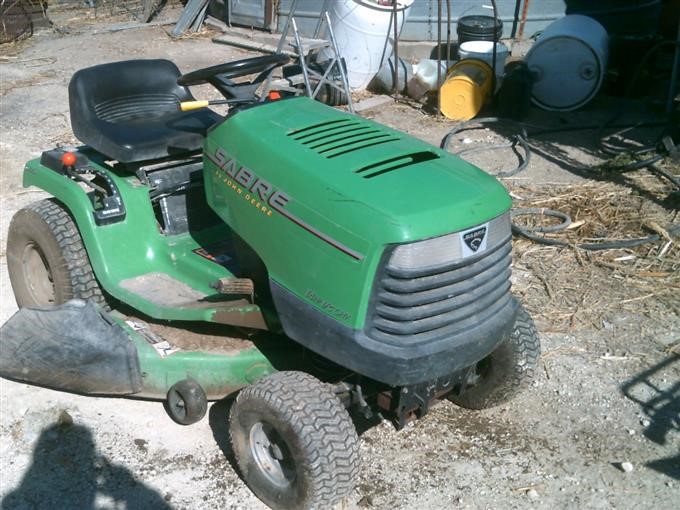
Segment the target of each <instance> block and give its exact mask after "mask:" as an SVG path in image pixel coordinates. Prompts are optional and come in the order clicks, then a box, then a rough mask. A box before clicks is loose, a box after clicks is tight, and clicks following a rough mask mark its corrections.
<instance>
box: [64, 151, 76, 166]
mask: <svg viewBox="0 0 680 510" xmlns="http://www.w3.org/2000/svg"><path fill="white" fill-rule="evenodd" d="M77 160H78V158H77V157H76V155H75V154H73V153H72V152H64V155H63V156H62V157H61V162H62V163H63V164H64V166H67V167H70V166H73V165H75V164H76V161H77Z"/></svg>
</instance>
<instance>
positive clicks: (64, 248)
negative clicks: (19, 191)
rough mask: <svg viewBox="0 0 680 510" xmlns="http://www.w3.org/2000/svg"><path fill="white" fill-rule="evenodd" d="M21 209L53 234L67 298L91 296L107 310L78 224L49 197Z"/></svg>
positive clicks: (107, 306) (86, 298)
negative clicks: (67, 284)
mask: <svg viewBox="0 0 680 510" xmlns="http://www.w3.org/2000/svg"><path fill="white" fill-rule="evenodd" d="M25 209H27V210H29V211H32V212H34V213H35V214H37V215H38V216H39V217H40V218H41V219H42V221H44V222H45V224H46V225H47V226H48V227H49V229H50V231H51V232H52V234H53V235H54V238H55V240H56V242H57V244H58V245H59V247H60V249H61V253H62V256H63V269H64V270H65V271H66V272H67V274H68V275H69V279H70V285H71V292H70V293H67V294H70V296H71V299H74V298H75V299H82V300H92V301H94V302H95V304H97V305H99V306H100V307H102V308H104V309H106V310H110V307H109V305H108V303H107V300H106V296H105V295H104V293H103V291H102V289H101V287H100V286H99V282H98V281H97V278H96V277H95V275H94V271H93V270H92V265H91V264H90V259H89V257H88V256H87V251H86V250H85V246H84V245H83V241H82V238H81V237H80V232H79V231H78V227H77V226H76V224H75V222H74V221H73V218H71V215H70V214H69V213H68V212H67V211H66V209H64V207H63V206H62V205H61V204H59V203H58V202H57V201H56V199H53V198H49V199H45V200H40V201H38V202H34V203H32V204H29V205H28V206H26V207H25Z"/></svg>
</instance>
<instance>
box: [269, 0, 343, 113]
mask: <svg viewBox="0 0 680 510" xmlns="http://www.w3.org/2000/svg"><path fill="white" fill-rule="evenodd" d="M329 3H330V2H329V0H324V3H323V7H322V10H321V14H320V16H319V21H318V22H317V24H316V28H315V30H314V39H315V41H312V42H311V43H309V44H307V45H305V44H304V43H303V41H302V37H301V36H300V31H299V30H298V26H297V22H296V21H295V11H296V9H297V4H298V0H293V2H292V4H291V7H290V12H289V13H288V18H287V19H286V23H285V25H284V27H283V31H282V33H281V38H280V39H279V43H278V45H277V47H276V51H277V53H281V51H282V50H283V47H284V45H285V44H286V41H287V39H288V32H289V31H290V26H291V25H292V27H293V38H294V42H292V43H290V44H291V46H293V47H294V48H295V51H296V53H297V58H298V61H299V64H300V69H301V71H302V75H301V76H299V75H298V76H292V77H289V78H287V79H286V80H284V81H287V82H288V83H289V84H290V85H291V86H290V87H288V86H285V85H283V84H282V83H277V86H279V87H281V88H285V89H286V90H290V91H292V92H296V93H299V92H300V90H299V89H297V88H294V87H292V85H295V84H299V83H300V82H302V83H304V85H305V87H304V90H305V93H306V95H307V96H308V97H310V98H312V99H315V98H316V97H317V95H318V94H319V92H320V91H321V90H322V88H323V87H324V85H328V86H330V87H333V88H334V89H336V90H338V91H340V92H341V93H343V94H344V95H345V96H346V97H347V107H348V109H349V111H350V112H352V113H355V112H354V104H353V102H352V91H351V89H350V87H349V80H348V79H347V72H346V69H345V66H344V62H343V60H342V57H341V56H340V51H339V49H338V44H337V42H336V40H335V34H334V33H333V27H332V26H331V19H330V16H329V14H328V5H329ZM324 23H325V25H326V30H327V33H328V39H323V40H319V34H320V33H321V31H322V29H323V26H324ZM306 46H308V47H306ZM322 48H331V49H332V53H333V56H332V57H331V59H330V63H329V64H328V66H326V68H325V70H324V72H323V73H319V72H317V71H315V70H314V69H312V68H311V67H310V66H309V56H310V53H311V52H312V51H314V50H319V49H322ZM338 75H339V76H340V82H341V83H340V84H338V83H337V79H336V78H335V77H336V76H338ZM300 78H301V81H298V80H300ZM312 80H318V82H317V83H316V84H315V86H314V87H312ZM270 85H271V81H270V80H268V81H267V83H266V85H265V91H266V92H268V91H269V88H270ZM266 92H265V94H264V95H263V97H266Z"/></svg>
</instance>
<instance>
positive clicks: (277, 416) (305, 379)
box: [229, 372, 359, 509]
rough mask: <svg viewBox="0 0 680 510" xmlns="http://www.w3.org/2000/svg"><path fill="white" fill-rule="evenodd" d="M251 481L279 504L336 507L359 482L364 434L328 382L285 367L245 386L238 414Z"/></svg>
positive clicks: (240, 459) (233, 426) (235, 439)
mask: <svg viewBox="0 0 680 510" xmlns="http://www.w3.org/2000/svg"><path fill="white" fill-rule="evenodd" d="M229 421H230V433H231V441H232V446H233V450H234V455H235V457H236V462H237V464H238V467H239V469H240V471H241V474H242V476H243V479H244V481H245V482H246V484H247V485H248V487H250V489H251V490H252V491H253V492H254V493H255V495H256V496H257V497H258V498H260V499H261V500H262V501H263V502H264V503H266V504H267V505H269V506H270V507H272V508H276V509H311V508H316V509H321V508H331V507H332V506H333V505H334V504H335V503H337V502H338V501H340V500H341V499H342V498H344V497H345V496H347V495H348V494H349V492H350V491H351V490H352V488H353V487H354V483H355V478H356V476H357V472H358V466H359V448H358V437H357V433H356V430H355V428H354V424H353V423H352V420H351V418H350V417H349V414H348V413H347V411H346V410H345V408H344V407H343V406H342V404H341V402H340V400H339V399H338V398H337V396H336V395H335V393H334V392H333V391H332V390H331V388H330V387H329V386H328V385H325V384H323V383H321V382H320V381H318V380H317V379H315V378H314V377H312V376H310V375H308V374H305V373H302V372H277V373H275V374H272V375H270V376H268V377H265V378H264V379H261V380H259V381H257V382H256V383H254V384H252V385H251V386H248V387H246V388H245V389H244V390H242V391H241V392H240V393H239V395H238V397H237V398H236V401H235V402H234V405H233V407H232V410H231V414H230V420H229Z"/></svg>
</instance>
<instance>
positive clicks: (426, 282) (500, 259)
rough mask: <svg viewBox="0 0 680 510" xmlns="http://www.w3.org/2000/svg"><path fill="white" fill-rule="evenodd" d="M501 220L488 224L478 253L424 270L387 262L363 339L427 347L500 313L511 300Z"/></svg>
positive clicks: (507, 242) (505, 228) (505, 227)
mask: <svg viewBox="0 0 680 510" xmlns="http://www.w3.org/2000/svg"><path fill="white" fill-rule="evenodd" d="M506 216H507V215H503V216H501V217H499V218H497V219H496V220H492V221H491V222H489V224H488V228H489V232H488V233H487V235H488V240H487V243H488V245H487V247H486V249H485V250H484V251H483V252H482V253H480V254H476V255H473V256H470V257H461V256H460V254H457V253H456V254H454V253H452V257H451V260H449V261H448V262H447V263H445V264H440V265H438V266H437V267H428V268H425V269H413V268H411V269H404V268H402V267H398V266H396V265H391V264H390V263H389V262H388V263H387V264H386V265H385V267H384V268H383V269H382V271H381V273H380V275H379V277H378V278H377V281H376V285H375V287H374V289H373V299H372V300H371V303H372V304H371V309H370V310H369V315H368V317H369V320H368V323H367V327H366V331H367V334H368V336H369V337H371V338H373V339H375V340H379V341H381V342H384V343H389V344H393V345H415V344H419V343H423V342H431V341H436V340H439V339H443V338H447V337H451V336H453V335H458V334H463V333H465V332H466V331H469V330H472V329H474V328H475V327H477V326H479V325H481V324H482V323H484V322H485V321H487V320H489V319H490V318H491V317H493V316H494V314H496V313H497V312H498V311H500V310H501V309H503V307H505V306H506V305H507V304H508V303H509V302H510V300H511V299H512V298H511V295H510V292H509V291H510V263H511V258H512V253H511V234H510V225H509V219H508V218H507V217H506ZM506 220H507V221H506ZM453 235H457V234H453ZM456 238H457V237H456ZM456 255H457V256H456Z"/></svg>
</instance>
